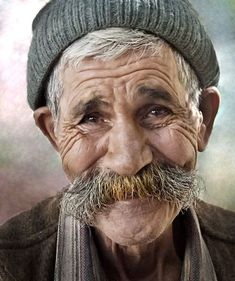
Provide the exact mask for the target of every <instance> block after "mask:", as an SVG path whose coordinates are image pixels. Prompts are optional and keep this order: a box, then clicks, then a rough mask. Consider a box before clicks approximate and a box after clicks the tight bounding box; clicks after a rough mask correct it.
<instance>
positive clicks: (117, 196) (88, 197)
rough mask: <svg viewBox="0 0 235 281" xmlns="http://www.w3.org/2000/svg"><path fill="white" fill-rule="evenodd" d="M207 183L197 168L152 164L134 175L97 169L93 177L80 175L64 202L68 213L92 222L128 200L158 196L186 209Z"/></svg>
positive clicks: (85, 222)
mask: <svg viewBox="0 0 235 281" xmlns="http://www.w3.org/2000/svg"><path fill="white" fill-rule="evenodd" d="M202 186H203V181H202V179H201V178H200V177H199V176H198V175H197V173H196V171H194V170H192V171H185V170H183V169H182V168H180V167H171V166H166V165H160V164H158V163H152V164H149V165H147V166H146V167H144V168H143V169H142V170H140V171H139V172H138V173H137V174H136V175H133V176H120V175H118V174H116V173H114V172H110V171H109V172H107V171H102V170H100V169H94V170H93V171H92V172H91V173H90V174H89V176H87V175H82V176H78V177H77V178H76V179H75V180H74V182H73V183H72V184H71V185H70V187H69V188H68V190H66V191H65V192H64V195H63V198H62V201H61V205H62V208H63V209H64V210H65V213H66V214H67V215H72V216H74V217H76V218H77V219H78V220H79V221H80V222H82V223H84V224H88V225H92V224H93V222H94V220H95V217H96V215H97V214H98V213H101V212H105V211H107V210H108V209H109V208H110V206H111V204H112V203H115V202H117V201H123V200H128V199H135V198H136V199H137V198H138V199H146V198H149V199H156V200H160V201H166V202H170V203H174V204H177V205H178V206H180V207H181V208H182V209H183V210H186V209H187V208H188V207H190V206H191V205H192V204H193V203H194V202H195V201H196V199H197V198H198V195H199V193H200V191H201V187H202Z"/></svg>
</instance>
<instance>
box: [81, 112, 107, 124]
mask: <svg viewBox="0 0 235 281" xmlns="http://www.w3.org/2000/svg"><path fill="white" fill-rule="evenodd" d="M101 122H103V123H106V122H107V120H106V119H105V118H104V117H103V116H102V115H101V114H99V113H89V114H85V115H84V117H83V118H82V120H81V121H80V122H79V124H96V123H101Z"/></svg>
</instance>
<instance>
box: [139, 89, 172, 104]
mask: <svg viewBox="0 0 235 281" xmlns="http://www.w3.org/2000/svg"><path fill="white" fill-rule="evenodd" d="M137 93H138V95H141V96H142V95H147V96H149V97H151V98H154V99H162V100H165V101H168V102H173V101H174V99H173V97H172V95H170V94H169V93H168V92H167V91H164V90H158V89H155V88H151V87H146V86H141V87H140V88H139V89H138V92H137Z"/></svg>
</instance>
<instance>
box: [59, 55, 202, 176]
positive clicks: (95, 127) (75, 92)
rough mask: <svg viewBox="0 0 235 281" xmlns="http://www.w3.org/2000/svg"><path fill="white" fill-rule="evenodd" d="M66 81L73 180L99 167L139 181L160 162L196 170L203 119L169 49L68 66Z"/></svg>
mask: <svg viewBox="0 0 235 281" xmlns="http://www.w3.org/2000/svg"><path fill="white" fill-rule="evenodd" d="M63 83H64V93H63V95H62V98H61V100H60V116H59V122H58V128H57V129H58V130H57V139H58V144H59V145H58V146H59V152H60V154H61V157H62V162H63V166H64V169H65V171H66V173H67V175H68V176H69V178H70V179H71V180H73V179H74V178H75V177H76V176H77V175H80V174H82V173H84V172H87V173H88V174H89V171H91V170H92V169H94V168H97V167H98V168H100V169H102V170H111V171H113V172H116V173H117V174H119V175H135V174H136V173H137V172H138V171H139V170H140V169H142V168H143V167H145V166H146V165H147V164H149V163H151V162H153V161H158V162H159V163H162V164H170V165H173V166H175V165H178V166H180V167H182V168H185V169H193V168H194V167H195V164H196V155H197V138H198V132H199V127H200V122H199V119H200V118H199V115H198V113H197V112H196V111H195V110H193V107H192V106H191V104H189V101H188V95H187V93H186V92H185V90H184V88H183V86H182V85H181V83H180V82H179V80H178V72H177V68H176V64H175V61H174V57H173V54H172V52H171V51H170V50H164V51H163V52H162V54H161V56H160V57H151V58H149V57H143V58H141V59H138V56H136V55H133V56H132V57H127V56H123V57H121V58H119V59H117V60H115V61H109V62H99V61H94V60H86V61H84V62H83V63H82V64H81V66H80V67H79V70H77V71H75V70H74V69H72V68H67V69H66V71H65V74H64V81H63Z"/></svg>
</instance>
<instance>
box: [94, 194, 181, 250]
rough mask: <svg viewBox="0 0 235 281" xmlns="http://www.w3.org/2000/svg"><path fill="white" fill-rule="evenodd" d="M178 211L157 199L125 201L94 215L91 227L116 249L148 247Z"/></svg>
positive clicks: (170, 204) (172, 205)
mask: <svg viewBox="0 0 235 281" xmlns="http://www.w3.org/2000/svg"><path fill="white" fill-rule="evenodd" d="M179 211H180V208H178V207H177V206H176V204H172V203H169V202H164V201H159V200H157V199H149V198H146V199H127V200H123V201H118V202H115V203H113V204H110V205H109V207H108V208H107V210H105V211H104V212H100V213H99V214H97V216H96V218H95V220H94V224H93V226H94V227H96V228H97V229H99V230H100V231H101V232H102V233H103V234H104V235H105V236H107V237H108V238H110V239H111V240H112V241H114V242H115V243H118V244H120V245H130V244H131V243H132V245H134V244H138V243H145V242H146V243H147V242H148V243H150V242H152V241H153V240H154V239H156V238H158V237H159V236H160V235H161V234H162V233H163V232H164V231H165V230H166V229H167V228H168V227H169V226H170V224H171V223H172V221H173V220H174V218H175V217H176V216H177V215H178V213H179Z"/></svg>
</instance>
